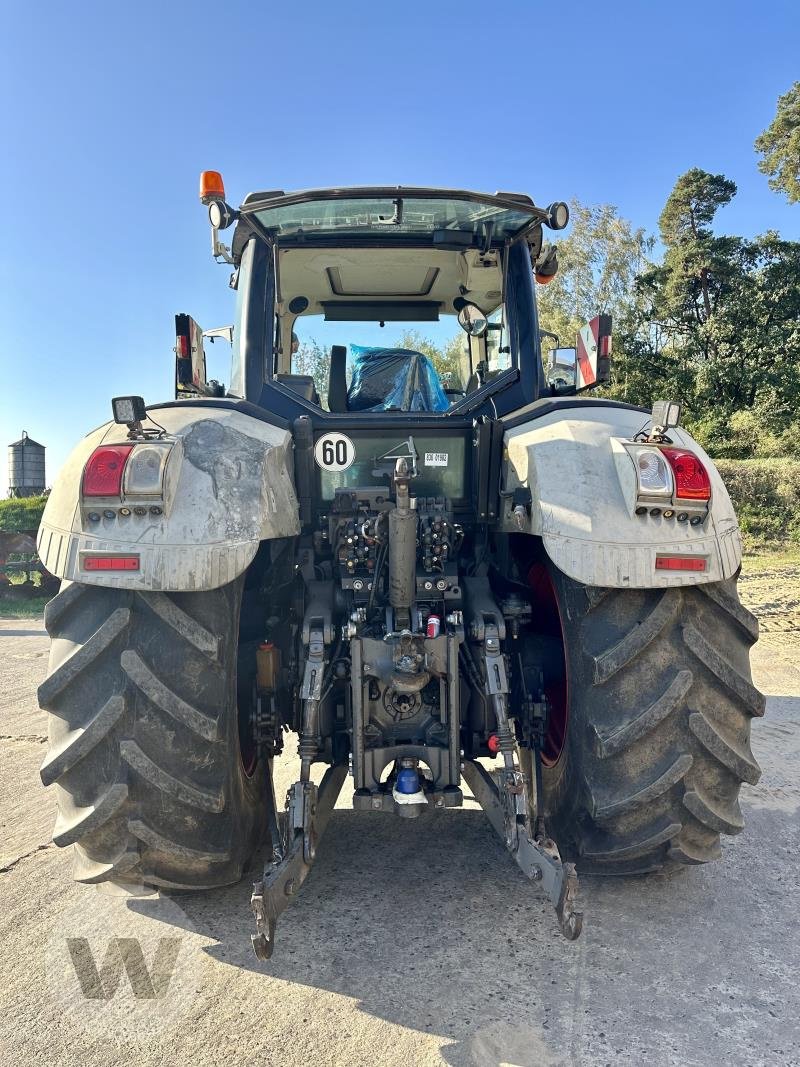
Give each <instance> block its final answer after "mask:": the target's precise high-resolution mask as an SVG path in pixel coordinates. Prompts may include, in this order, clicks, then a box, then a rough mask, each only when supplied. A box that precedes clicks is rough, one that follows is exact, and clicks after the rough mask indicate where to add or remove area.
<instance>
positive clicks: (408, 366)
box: [347, 345, 450, 411]
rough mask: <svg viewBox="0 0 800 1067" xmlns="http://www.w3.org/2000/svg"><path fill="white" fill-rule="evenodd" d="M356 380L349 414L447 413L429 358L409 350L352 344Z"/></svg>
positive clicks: (440, 388) (349, 399)
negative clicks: (373, 412)
mask: <svg viewBox="0 0 800 1067" xmlns="http://www.w3.org/2000/svg"><path fill="white" fill-rule="evenodd" d="M350 351H351V352H352V354H353V360H354V363H353V378H352V381H351V382H350V388H349V389H348V391H347V408H348V411H392V410H393V411H447V409H448V408H449V407H450V401H449V400H448V399H447V395H446V394H445V391H444V389H443V388H442V383H441V382H440V381H439V375H438V374H437V373H436V370H435V369H434V366H433V364H432V363H431V361H430V359H429V358H428V357H427V356H425V355H423V354H422V352H415V351H413V349H410V348H365V347H363V346H361V345H351V346H350Z"/></svg>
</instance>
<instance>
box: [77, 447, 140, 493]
mask: <svg viewBox="0 0 800 1067" xmlns="http://www.w3.org/2000/svg"><path fill="white" fill-rule="evenodd" d="M133 447H134V446H133V445H100V447H99V448H96V449H95V450H94V452H92V454H91V456H90V457H89V462H88V463H87V464H86V466H85V467H84V469H83V495H84V496H119V495H120V492H121V489H122V474H123V472H124V470H125V464H126V463H127V462H128V456H130V454H131V452H132V451H133Z"/></svg>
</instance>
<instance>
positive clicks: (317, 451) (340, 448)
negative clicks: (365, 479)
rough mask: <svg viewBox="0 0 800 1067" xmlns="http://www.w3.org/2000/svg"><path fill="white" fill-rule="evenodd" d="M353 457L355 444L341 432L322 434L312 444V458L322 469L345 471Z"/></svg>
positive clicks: (354, 455)
mask: <svg viewBox="0 0 800 1067" xmlns="http://www.w3.org/2000/svg"><path fill="white" fill-rule="evenodd" d="M355 458H356V450H355V446H354V445H353V442H352V441H351V440H350V438H349V437H345V435H344V434H343V433H326V434H323V435H322V437H320V439H319V440H318V441H317V443H316V444H315V445H314V459H315V460H316V463H317V466H318V467H322V469H323V470H324V471H346V470H347V468H348V467H349V466H350V464H351V463H352V462H353V460H354V459H355Z"/></svg>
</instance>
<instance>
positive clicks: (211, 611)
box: [39, 579, 271, 889]
mask: <svg viewBox="0 0 800 1067" xmlns="http://www.w3.org/2000/svg"><path fill="white" fill-rule="evenodd" d="M241 597H242V580H241V579H240V580H238V581H236V582H233V583H231V584H230V585H227V586H224V587H222V588H221V589H216V590H213V591H210V592H204V593H183V594H166V593H133V592H129V591H124V590H116V589H107V588H102V587H98V586H86V585H80V584H77V583H72V584H68V585H65V586H64V587H63V588H62V590H61V591H60V592H59V593H58V594H57V596H56V597H55V598H54V599H53V600H52V601H50V603H49V604H48V605H47V608H46V610H45V626H46V627H47V631H48V633H49V634H50V637H51V640H52V644H51V650H50V663H49V672H48V676H47V678H46V680H45V681H44V682H43V683H42V685H41V686H40V688H39V703H40V705H41V706H42V707H43V708H45V709H46V710H47V711H48V712H49V716H48V718H49V736H50V748H49V751H48V753H47V757H46V759H45V761H44V764H43V766H42V770H41V776H42V781H43V782H44V784H45V785H51V784H55V787H56V797H57V804H58V817H57V821H56V825H55V830H54V832H53V840H54V841H55V843H56V844H57V845H61V846H66V845H74V846H75V877H76V878H77V880H78V881H81V882H92V883H94V882H103V881H112V882H118V883H127V884H130V883H137V884H142V883H144V884H146V885H154V886H163V887H168V888H176V889H205V888H209V887H212V886H220V885H227V884H230V883H233V882H236V881H238V880H239V879H240V878H241V876H242V872H243V869H244V867H245V865H246V863H247V861H248V859H249V858H250V856H251V854H252V853H253V851H254V850H255V848H256V847H257V845H258V843H259V840H260V835H261V828H262V827H263V825H264V804H265V799H266V795H267V794H266V790H265V781H264V778H265V768H264V766H263V764H259V765H257V766H256V767H255V768H254V769H253V770H252V773H251V775H250V776H248V774H247V773H246V772H245V767H244V764H243V762H242V758H241V754H240V743H239V726H238V711H237V697H236V666H237V642H238V632H239V613H240V606H241ZM270 795H271V794H270Z"/></svg>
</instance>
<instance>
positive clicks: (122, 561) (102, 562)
mask: <svg viewBox="0 0 800 1067" xmlns="http://www.w3.org/2000/svg"><path fill="white" fill-rule="evenodd" d="M83 569H84V570H85V571H138V570H139V557H138V556H84V557H83Z"/></svg>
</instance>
